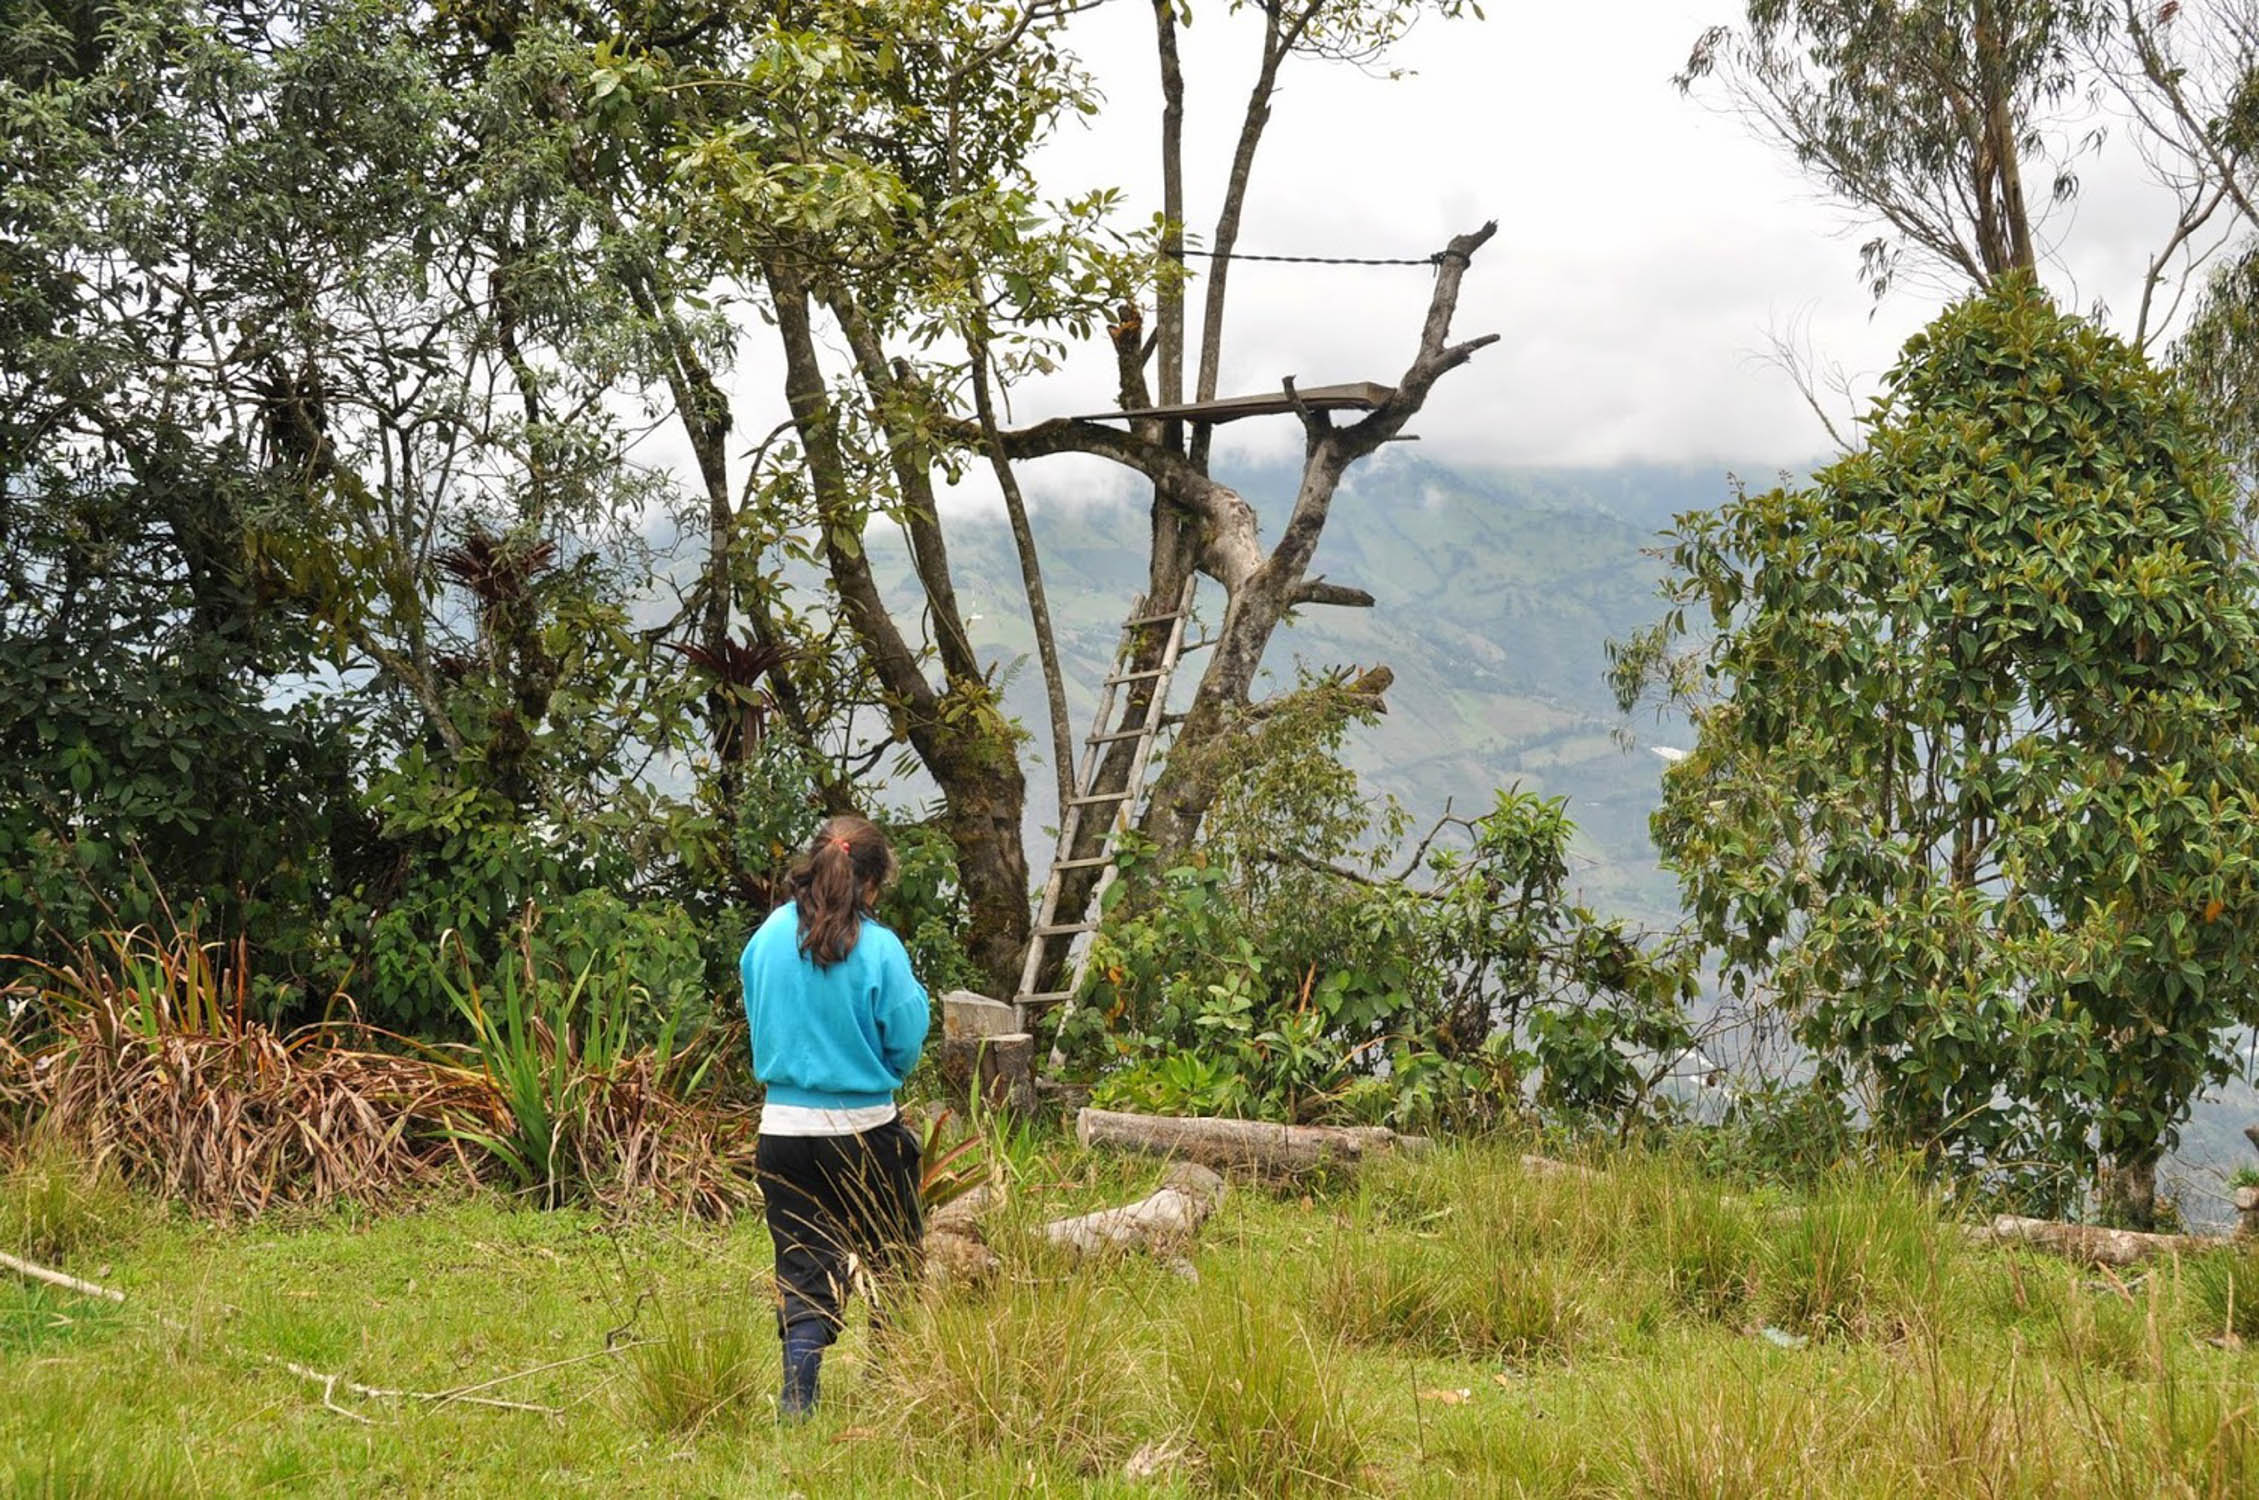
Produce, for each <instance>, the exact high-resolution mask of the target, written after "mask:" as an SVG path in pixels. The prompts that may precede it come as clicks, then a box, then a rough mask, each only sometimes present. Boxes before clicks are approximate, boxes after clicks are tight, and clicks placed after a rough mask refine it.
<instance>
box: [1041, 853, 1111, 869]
mask: <svg viewBox="0 0 2259 1500" xmlns="http://www.w3.org/2000/svg"><path fill="white" fill-rule="evenodd" d="M1113 862H1114V856H1113V855H1111V854H1093V855H1091V856H1090V858H1088V859H1055V860H1053V861H1052V862H1051V868H1052V869H1054V870H1087V869H1089V868H1090V867H1091V866H1092V865H1110V864H1112V863H1113Z"/></svg>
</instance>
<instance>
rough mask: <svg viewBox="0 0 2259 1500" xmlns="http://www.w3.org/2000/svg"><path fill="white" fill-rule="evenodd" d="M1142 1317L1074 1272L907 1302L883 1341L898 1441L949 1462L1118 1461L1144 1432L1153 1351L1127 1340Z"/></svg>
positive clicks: (1097, 1464)
mask: <svg viewBox="0 0 2259 1500" xmlns="http://www.w3.org/2000/svg"><path fill="white" fill-rule="evenodd" d="M1023 1269H1024V1268H1023ZM1142 1322H1143V1319H1141V1318H1139V1317H1137V1316H1135V1315H1134V1310H1132V1309H1128V1308H1124V1307H1122V1306H1121V1305H1120V1299H1119V1294H1118V1292H1117V1291H1116V1290H1115V1289H1113V1288H1110V1287H1109V1286H1108V1284H1107V1283H1106V1282H1105V1281H1104V1280H1101V1279H1100V1278H1098V1277H1095V1276H1091V1275H1087V1274H1075V1273H1072V1272H1068V1273H1067V1274H1064V1275H1060V1276H1057V1277H1049V1276H1014V1277H1013V1278H1012V1279H1011V1281H1010V1283H1009V1285H1008V1286H1007V1287H1006V1288H1005V1289H1003V1290H1002V1291H1001V1292H999V1293H998V1294H997V1295H996V1296H995V1297H993V1298H988V1299H983V1300H977V1301H960V1300H955V1299H941V1300H937V1301H932V1302H928V1303H926V1304H923V1305H916V1306H913V1307H911V1308H909V1309H908V1310H906V1312H905V1313H904V1315H903V1317H902V1318H901V1321H900V1323H899V1326H896V1327H892V1328H890V1329H889V1330H888V1331H887V1334H886V1338H885V1351H884V1358H883V1360H882V1362H881V1364H880V1371H881V1378H882V1379H883V1381H884V1382H885V1385H886V1389H887V1390H888V1392H889V1393H890V1397H891V1399H890V1400H889V1402H888V1408H889V1410H890V1411H891V1412H892V1413H893V1415H894V1420H895V1421H896V1423H897V1424H898V1426H899V1427H900V1429H901V1431H902V1432H903V1434H904V1435H905V1436H906V1437H907V1436H915V1437H916V1438H917V1439H918V1440H919V1441H921V1442H939V1443H941V1444H943V1445H944V1446H946V1447H948V1448H950V1449H952V1450H953V1451H954V1452H956V1453H957V1454H959V1455H978V1454H995V1453H1017V1454H1037V1455H1042V1456H1044V1457H1047V1458H1056V1459H1061V1460H1064V1461H1066V1462H1068V1463H1070V1464H1073V1465H1076V1466H1078V1467H1081V1468H1084V1469H1086V1470H1095V1469H1097V1468H1101V1467H1104V1466H1107V1465H1110V1464H1118V1463H1120V1462H1121V1461H1122V1460H1123V1459H1124V1458H1126V1457H1127V1456H1128V1455H1129V1453H1130V1451H1131V1450H1132V1449H1134V1448H1135V1447H1136V1446H1137V1443H1138V1440H1139V1431H1140V1428H1141V1427H1142V1426H1143V1425H1144V1423H1143V1421H1142V1420H1141V1412H1140V1407H1141V1406H1142V1405H1143V1404H1144V1402H1145V1383H1146V1380H1147V1378H1148V1377H1147V1375H1146V1374H1145V1373H1144V1371H1145V1370H1146V1369H1147V1368H1148V1367H1149V1364H1150V1359H1151V1356H1150V1354H1149V1353H1147V1352H1145V1351H1139V1350H1136V1349H1134V1348H1133V1347H1132V1345H1131V1343H1130V1338H1131V1332H1132V1330H1133V1329H1135V1328H1136V1327H1137V1326H1139V1325H1140V1324H1141V1323H1142Z"/></svg>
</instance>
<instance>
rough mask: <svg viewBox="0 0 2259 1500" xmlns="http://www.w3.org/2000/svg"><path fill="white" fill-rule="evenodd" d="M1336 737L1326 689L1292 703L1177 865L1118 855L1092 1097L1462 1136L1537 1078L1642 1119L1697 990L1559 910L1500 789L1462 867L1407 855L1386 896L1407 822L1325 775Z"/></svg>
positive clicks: (1557, 818) (1103, 939)
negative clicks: (1431, 1128) (1108, 1066)
mask: <svg viewBox="0 0 2259 1500" xmlns="http://www.w3.org/2000/svg"><path fill="white" fill-rule="evenodd" d="M1351 722H1352V719H1351V717H1350V715H1349V714H1348V713H1347V712H1345V711H1344V709H1343V706H1342V703H1341V700H1340V698H1339V697H1338V695H1336V694H1334V693H1332V692H1331V691H1329V689H1328V686H1327V685H1326V684H1324V683H1316V684H1306V686H1305V689H1304V691H1303V692H1302V693H1301V694H1299V695H1297V697H1296V698H1295V699H1293V700H1290V702H1289V704H1288V705H1287V706H1286V707H1284V708H1283V709H1282V710H1281V711H1279V712H1276V713H1273V714H1271V715H1270V716H1268V717H1267V718H1266V719H1265V720H1264V721H1263V722H1262V723H1261V724H1260V725H1259V726H1257V727H1256V728H1255V729H1254V730H1252V731H1251V733H1250V734H1249V736H1248V739H1247V741H1246V742H1245V743H1243V744H1240V745H1238V746H1236V747H1235V753H1236V757H1237V759H1236V763H1237V764H1239V765H1241V766H1242V769H1240V770H1238V771H1235V772H1234V774H1232V775H1231V776H1229V777H1227V778H1226V779H1225V781H1224V783H1223V787H1222V790H1221V793H1220V795H1219V796H1218V798H1217V801H1216V804H1215V807H1214V810H1213V811H1212V812H1211V814H1210V820H1209V837H1208V839H1207V841H1206V842H1205V843H1204V845H1203V847H1202V849H1201V850H1200V851H1199V852H1198V853H1197V854H1196V855H1195V857H1194V859H1193V861H1192V862H1190V863H1188V864H1185V865H1181V866H1178V867H1176V868H1174V869H1168V870H1155V869H1153V868H1151V862H1150V859H1149V857H1148V856H1147V854H1146V852H1145V851H1144V849H1143V848H1142V847H1141V846H1139V845H1137V844H1136V843H1135V842H1134V841H1133V842H1131V843H1129V844H1127V845H1125V847H1124V853H1123V856H1122V858H1123V861H1124V863H1123V874H1122V878H1121V880H1120V881H1118V882H1117V884H1116V885H1115V887H1114V888H1113V890H1112V891H1110V892H1109V898H1108V899H1109V901H1110V902H1113V903H1114V904H1113V906H1112V907H1111V908H1110V911H1111V912H1112V913H1113V916H1112V918H1111V920H1110V921H1109V923H1108V925H1107V927H1106V928H1105V930H1104V931H1102V932H1101V934H1100V935H1099V938H1098V940H1097V942H1096V944H1095V945H1094V947H1093V948H1092V953H1091V961H1090V969H1089V975H1088V977H1087V979H1086V982H1085V989H1084V992H1083V994H1082V995H1081V996H1080V997H1079V998H1078V1002H1077V1004H1078V1020H1079V1022H1080V1027H1079V1033H1077V1032H1074V1031H1071V1032H1070V1036H1069V1042H1070V1044H1071V1045H1075V1046H1079V1047H1081V1048H1083V1049H1086V1050H1087V1051H1095V1052H1098V1053H1099V1055H1100V1056H1101V1057H1104V1056H1105V1055H1106V1054H1107V1053H1109V1052H1110V1053H1111V1054H1112V1056H1113V1057H1114V1058H1115V1059H1118V1060H1119V1065H1118V1066H1117V1067H1115V1068H1114V1069H1113V1070H1112V1071H1108V1072H1106V1073H1104V1075H1103V1076H1102V1077H1101V1078H1100V1080H1099V1083H1098V1090H1099V1093H1098V1096H1097V1097H1098V1098H1099V1099H1100V1100H1101V1101H1102V1102H1106V1101H1110V1102H1113V1103H1117V1104H1121V1105H1124V1106H1127V1107H1131V1108H1140V1109H1149V1110H1158V1111H1162V1112H1192V1113H1214V1114H1227V1115H1246V1116H1252V1117H1258V1118H1275V1119H1285V1120H1305V1121H1307V1120H1316V1119H1335V1120H1347V1121H1364V1122H1377V1121H1379V1120H1383V1119H1386V1120H1391V1121H1395V1122H1397V1123H1401V1124H1409V1125H1427V1124H1437V1123H1440V1124H1447V1125H1451V1124H1457V1125H1471V1124H1480V1123H1484V1122H1487V1121H1492V1120H1495V1119H1497V1118H1498V1117H1499V1116H1500V1115H1501V1114H1502V1113H1503V1112H1507V1111H1510V1110H1513V1109H1515V1108H1517V1107H1518V1106H1519V1102H1520V1090H1521V1086H1522V1080H1523V1079H1524V1077H1525V1076H1527V1075H1528V1074H1529V1073H1530V1072H1532V1071H1533V1070H1534V1071H1537V1072H1538V1074H1539V1085H1538V1097H1539V1100H1540V1102H1541V1103H1542V1104H1544V1105H1545V1106H1546V1107H1548V1108H1552V1109H1558V1110H1560V1111H1563V1112H1565V1113H1570V1114H1579V1115H1582V1114H1592V1113H1597V1114H1601V1115H1604V1116H1606V1117H1609V1118H1617V1117H1621V1116H1624V1115H1627V1114H1630V1113H1634V1112H1638V1111H1640V1110H1642V1109H1644V1108H1646V1107H1648V1106H1649V1105H1650V1103H1651V1102H1652V1101H1651V1100H1650V1098H1649V1095H1650V1091H1651V1089H1652V1085H1653V1083H1654V1082H1655V1081H1656V1079H1655V1077H1654V1064H1653V1061H1652V1059H1654V1058H1658V1057H1661V1058H1669V1057H1675V1056H1676V1055H1678V1054H1679V1053H1682V1052H1683V1051H1684V1050H1685V1049H1686V1047H1687V1045H1688V1036H1687V1031H1686V1022H1685V1017H1684V1012H1683V1008H1682V1007H1683V1003H1684V1000H1685V999H1686V997H1687V996H1688V995H1689V994H1691V981H1690V980H1689V978H1688V976H1687V975H1686V974H1685V972H1684V970H1683V967H1682V966H1681V965H1680V964H1679V962H1678V960H1677V958H1676V957H1675V954H1674V951H1673V949H1672V948H1671V947H1670V946H1669V945H1666V944H1658V945H1643V944H1642V943H1640V942H1639V941H1637V940H1635V939H1634V938H1633V937H1632V936H1631V935H1629V934H1627V933H1626V932H1625V931H1624V930H1623V929H1622V927H1621V926H1620V925H1619V924H1615V923H1609V922H1603V921H1601V920H1600V919H1599V918H1597V917H1596V916H1594V915H1593V913H1591V912H1590V911H1589V910H1587V909H1586V908H1584V907H1583V906H1581V905H1579V904H1577V903H1576V902H1575V901H1573V900H1572V899H1571V898H1570V896H1569V894H1568V890H1567V881H1568V863H1567V861H1568V847H1569V841H1570V839H1571V838H1572V837H1573V836H1574V827H1573V825H1572V824H1571V823H1570V822H1569V820H1568V818H1567V816H1566V815H1565V813H1564V812H1563V808H1562V803H1561V802H1560V801H1559V800H1546V799H1543V798H1539V797H1536V796H1533V795H1531V794H1528V793H1525V792H1522V791H1520V790H1518V789H1513V790H1505V791H1501V792H1499V793H1498V794H1497V795H1496V797H1495V799H1494V801H1493V804H1492V807H1491V810H1490V811H1489V813H1488V814H1486V815H1485V816H1483V817H1481V818H1478V819H1474V820H1472V821H1460V820H1453V824H1452V826H1453V827H1455V828H1456V829H1457V831H1458V832H1459V833H1460V834H1461V835H1463V840H1462V843H1461V845H1460V846H1459V847H1452V848H1444V847H1434V846H1433V843H1432V841H1423V843H1422V844H1421V845H1420V847H1419V848H1417V849H1416V850H1414V851H1413V853H1414V855H1415V856H1416V859H1415V860H1414V861H1405V864H1406V867H1405V868H1404V869H1403V870H1402V871H1401V872H1400V873H1399V874H1397V875H1394V876H1391V875H1389V874H1388V872H1387V866H1388V865H1389V864H1390V863H1391V862H1398V861H1404V856H1403V854H1402V852H1401V851H1399V850H1397V849H1395V848H1393V847H1391V846H1392V845H1394V844H1395V843H1397V842H1398V841H1399V840H1400V839H1401V838H1402V836H1403V834H1404V833H1405V828H1404V825H1403V820H1402V816H1401V814H1400V812H1399V811H1398V810H1396V809H1394V808H1393V807H1390V808H1386V809H1384V810H1382V811H1381V812H1380V813H1378V814H1375V813H1374V812H1373V811H1372V810H1371V809H1370V808H1369V806H1368V805H1367V804H1366V803H1365V801H1364V800H1363V798H1362V796H1361V794H1360V792H1359V790H1358V787H1357V783H1356V778H1355V777H1354V776H1353V775H1352V774H1351V773H1350V772H1349V771H1348V770H1347V769H1346V768H1345V767H1344V766H1343V765H1342V764H1341V762H1340V759H1339V754H1338V752H1339V747H1340V744H1341V739H1342V736H1343V734H1344V733H1345V732H1346V730H1347V727H1348V725H1349V724H1350V723H1351ZM1442 831H1444V830H1440V829H1439V830H1438V832H1442ZM1376 834H1377V835H1378V836H1379V839H1380V840H1381V843H1380V844H1379V845H1378V846H1377V847H1375V848H1372V849H1366V848H1364V847H1363V844H1364V841H1365V840H1366V839H1367V838H1368V837H1370V836H1373V835H1376ZM1413 863H1417V864H1418V865H1419V866H1421V867H1422V868H1423V869H1424V871H1425V873H1426V874H1427V875H1428V877H1429V879H1428V881H1427V883H1426V884H1424V885H1420V884H1414V883H1412V881H1411V879H1410V877H1411V876H1412V874H1413V873H1414V871H1413V869H1412V868H1411V865H1412V864H1413ZM1642 1056H1645V1057H1646V1058H1648V1059H1650V1060H1649V1061H1648V1062H1647V1063H1645V1064H1644V1065H1643V1064H1642V1063H1641V1062H1640V1061H1639V1060H1638V1059H1639V1058H1640V1057H1642ZM1643 1069H1644V1070H1643Z"/></svg>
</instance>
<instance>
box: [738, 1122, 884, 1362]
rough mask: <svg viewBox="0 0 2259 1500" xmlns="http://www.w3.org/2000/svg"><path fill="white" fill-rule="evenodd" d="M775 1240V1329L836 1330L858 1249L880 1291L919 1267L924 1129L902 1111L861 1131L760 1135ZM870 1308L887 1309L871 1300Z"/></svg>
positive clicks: (766, 1207) (827, 1335)
mask: <svg viewBox="0 0 2259 1500" xmlns="http://www.w3.org/2000/svg"><path fill="white" fill-rule="evenodd" d="M754 1164H755V1166H756V1167H757V1169H758V1170H759V1173H760V1178H761V1193H762V1197H763V1200H764V1201H763V1212H764V1214H765V1215H766V1217H767V1219H768V1224H769V1238H770V1239H772V1240H774V1241H775V1242H776V1255H777V1271H776V1278H777V1332H778V1334H779V1335H780V1336H781V1335H782V1334H783V1333H784V1331H785V1330H786V1329H788V1328H793V1327H796V1326H798V1325H801V1324H809V1323H814V1324H820V1325H821V1326H822V1328H823V1330H824V1342H825V1343H830V1342H831V1340H832V1339H833V1338H835V1337H837V1336H838V1333H839V1328H840V1308H841V1304H842V1303H844V1302H845V1301H846V1299H847V1294H848V1292H849V1291H850V1290H852V1286H851V1284H850V1279H849V1272H848V1264H847V1262H848V1257H849V1256H850V1255H853V1256H854V1257H855V1259H856V1260H857V1261H858V1262H859V1263H860V1264H861V1266H862V1269H863V1270H864V1272H865V1273H866V1274H868V1275H869V1276H870V1278H871V1284H872V1287H873V1288H874V1289H875V1291H876V1292H877V1294H878V1296H879V1297H881V1298H883V1297H884V1296H885V1295H886V1294H887V1293H888V1292H889V1291H890V1290H892V1289H893V1288H895V1287H897V1286H899V1285H900V1284H902V1283H903V1282H905V1281H907V1280H908V1279H909V1278H910V1277H912V1276H915V1275H916V1274H917V1269H918V1251H919V1242H920V1240H921V1239H922V1237H923V1234H924V1220H923V1216H922V1215H921V1214H920V1212H919V1209H918V1138H917V1137H916V1136H914V1135H912V1134H911V1133H910V1127H909V1126H907V1125H904V1124H903V1123H902V1122H901V1121H900V1120H899V1119H897V1120H890V1121H888V1122H887V1123H886V1124H884V1125H880V1126H877V1127H876V1128H874V1129H871V1130H866V1131H864V1132H863V1133H862V1134H861V1135H764V1136H762V1137H761V1139H760V1142H759V1145H758V1147H757V1149H756V1152H755V1155H754ZM871 1311H872V1315H873V1316H874V1317H880V1316H883V1312H884V1309H883V1308H881V1307H880V1306H879V1305H878V1302H877V1301H876V1300H874V1302H873V1305H872V1308H871Z"/></svg>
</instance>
